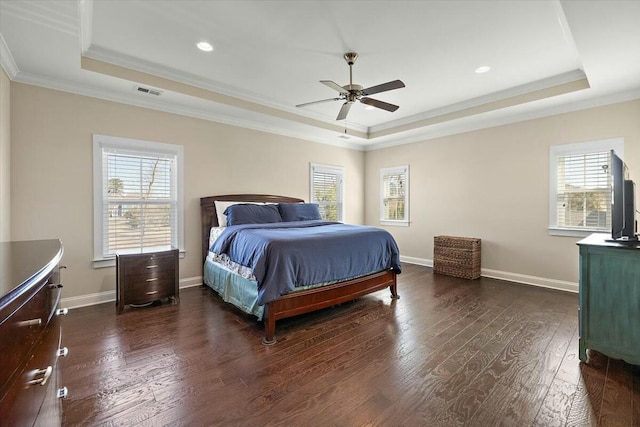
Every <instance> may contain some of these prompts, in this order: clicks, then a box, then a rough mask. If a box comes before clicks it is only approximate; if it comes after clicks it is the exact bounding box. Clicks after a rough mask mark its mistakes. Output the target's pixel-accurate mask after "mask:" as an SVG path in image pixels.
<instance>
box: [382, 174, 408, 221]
mask: <svg viewBox="0 0 640 427" xmlns="http://www.w3.org/2000/svg"><path fill="white" fill-rule="evenodd" d="M398 173H404V177H405V191H404V218H403V219H388V218H385V217H384V212H385V209H384V193H385V191H384V190H385V188H384V177H385V175H391V174H394V175H395V174H398ZM409 191H410V187H409V165H402V166H393V167H388V168H381V169H380V224H381V225H394V226H400V227H408V226H409Z"/></svg>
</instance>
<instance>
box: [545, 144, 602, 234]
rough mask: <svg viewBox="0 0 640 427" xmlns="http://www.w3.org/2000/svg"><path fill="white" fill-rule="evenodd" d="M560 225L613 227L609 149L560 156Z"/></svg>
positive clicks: (557, 205) (557, 206) (561, 226)
mask: <svg viewBox="0 0 640 427" xmlns="http://www.w3.org/2000/svg"><path fill="white" fill-rule="evenodd" d="M557 179H558V199H557V204H556V208H557V212H558V227H560V228H584V229H590V230H607V229H609V228H610V227H611V174H609V152H608V151H604V152H593V153H584V154H568V155H562V156H558V177H557Z"/></svg>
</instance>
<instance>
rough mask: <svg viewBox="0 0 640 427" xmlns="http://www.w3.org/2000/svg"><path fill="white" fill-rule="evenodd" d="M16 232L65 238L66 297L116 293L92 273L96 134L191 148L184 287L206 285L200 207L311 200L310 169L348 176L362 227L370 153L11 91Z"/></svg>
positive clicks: (349, 216)
mask: <svg viewBox="0 0 640 427" xmlns="http://www.w3.org/2000/svg"><path fill="white" fill-rule="evenodd" d="M11 113H12V115H11V117H12V127H11V134H12V147H11V148H12V150H11V161H12V169H11V188H12V199H11V211H12V217H11V221H12V222H11V225H12V227H11V232H12V236H11V237H12V238H13V239H14V240H29V239H45V238H60V239H62V242H63V245H64V247H65V256H64V263H65V264H67V265H68V267H69V268H68V270H67V271H66V272H65V297H73V296H80V295H86V294H92V293H98V292H106V291H113V290H115V268H113V267H111V268H102V269H94V268H93V267H92V263H91V261H92V258H93V254H92V251H93V214H92V209H93V194H92V134H94V133H97V134H103V135H111V136H118V137H129V138H134V139H143V140H150V141H158V142H166V143H172V144H181V145H183V146H184V155H185V171H184V180H185V181H184V184H185V185H184V187H185V194H184V200H185V246H186V257H185V258H184V259H182V260H181V261H180V277H181V278H183V279H184V278H193V277H197V276H200V275H201V269H202V265H201V258H200V257H201V255H200V204H199V203H200V200H199V198H200V197H203V196H209V195H214V194H227V193H269V194H281V195H288V196H294V197H300V198H303V199H305V200H308V199H309V163H311V162H314V163H326V164H332V165H341V166H344V168H345V173H346V184H347V189H346V192H347V197H346V199H347V200H346V220H347V221H348V222H352V223H362V222H363V220H364V199H363V194H364V183H363V175H364V153H363V152H360V151H354V150H348V149H344V148H339V147H334V146H328V145H323V144H317V143H311V142H306V141H302V140H299V139H294V138H287V137H283V136H277V135H272V134H267V133H263V132H257V131H252V130H248V129H242V128H237V127H233V126H228V125H223V124H218V123H213V122H209V121H205V120H199V119H194V118H189V117H183V116H178V115H174V114H168V113H163V112H158V111H154V110H149V109H143V108H137V107H132V106H127V105H123V104H118V103H113V102H108V101H103V100H98V99H94V98H88V97H83V96H78V95H73V94H68V93H64V92H58V91H53V90H49V89H44V88H39V87H35V86H29V85H24V84H20V83H15V82H14V83H12V85H11Z"/></svg>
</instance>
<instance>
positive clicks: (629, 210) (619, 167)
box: [609, 150, 637, 241]
mask: <svg viewBox="0 0 640 427" xmlns="http://www.w3.org/2000/svg"><path fill="white" fill-rule="evenodd" d="M609 168H610V173H611V239H613V240H621V241H622V240H626V241H629V240H630V241H634V240H637V236H636V230H635V185H634V183H633V181H631V180H629V172H628V170H627V166H626V165H625V163H624V161H622V159H621V158H620V157H618V155H616V153H615V151H614V150H611V159H610V164H609Z"/></svg>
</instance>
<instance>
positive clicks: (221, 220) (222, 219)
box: [213, 200, 264, 227]
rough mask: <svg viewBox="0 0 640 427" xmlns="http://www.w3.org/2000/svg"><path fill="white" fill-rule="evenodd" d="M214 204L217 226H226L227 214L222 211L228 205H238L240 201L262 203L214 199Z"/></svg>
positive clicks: (257, 203)
mask: <svg viewBox="0 0 640 427" xmlns="http://www.w3.org/2000/svg"><path fill="white" fill-rule="evenodd" d="M213 203H214V204H215V205H216V215H217V216H218V227H226V226H227V216H226V215H225V214H224V211H226V210H227V208H228V207H229V206H232V205H238V204H240V203H244V204H247V203H249V204H252V205H264V203H262V202H227V201H219V200H215V201H214V202H213Z"/></svg>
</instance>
